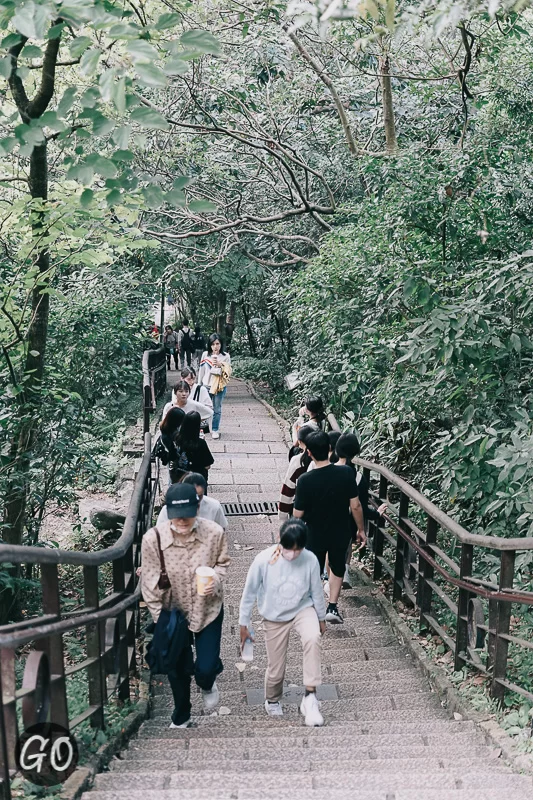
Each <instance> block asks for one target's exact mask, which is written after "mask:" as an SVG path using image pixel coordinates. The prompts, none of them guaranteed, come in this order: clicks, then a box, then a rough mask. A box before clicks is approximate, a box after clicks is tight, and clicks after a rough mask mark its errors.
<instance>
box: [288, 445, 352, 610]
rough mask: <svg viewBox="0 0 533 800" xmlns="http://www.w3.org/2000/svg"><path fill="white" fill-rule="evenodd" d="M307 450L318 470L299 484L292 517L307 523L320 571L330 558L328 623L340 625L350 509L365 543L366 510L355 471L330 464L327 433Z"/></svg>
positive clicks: (348, 541)
mask: <svg viewBox="0 0 533 800" xmlns="http://www.w3.org/2000/svg"><path fill="white" fill-rule="evenodd" d="M305 445H306V450H307V452H308V453H309V455H310V456H311V458H312V459H313V461H314V462H315V469H314V470H312V471H311V472H307V473H306V474H305V475H301V476H300V478H299V479H298V483H297V484H296V498H295V501H294V513H293V516H295V517H299V518H303V519H304V521H305V522H307V526H308V529H309V536H308V542H307V548H308V549H309V550H311V551H312V552H313V553H314V554H315V555H316V557H317V558H318V561H319V564H320V571H321V572H322V571H323V569H324V564H325V561H326V556H327V557H328V562H329V568H330V571H331V574H330V581H329V582H330V602H329V605H328V608H327V611H326V621H327V622H332V623H341V622H343V621H344V620H343V618H342V616H341V615H340V613H339V610H338V608H337V601H338V599H339V595H340V592H341V588H342V579H343V576H344V570H345V560H346V550H347V548H348V545H349V544H350V541H351V538H352V531H351V528H350V517H349V515H348V513H347V511H348V508H349V509H350V511H351V514H352V516H353V518H354V520H355V522H356V525H357V540H358V541H359V542H360V543H361V544H364V543H365V541H366V535H365V526H364V520H363V511H362V509H361V503H360V502H359V498H358V493H357V483H356V481H355V476H354V473H353V470H351V469H350V467H346V466H341V467H339V466H336V465H335V464H331V463H330V461H329V439H328V435H327V433H324V432H323V431H317V432H316V433H313V434H311V435H310V436H309V437H308V438H307V440H306V443H305Z"/></svg>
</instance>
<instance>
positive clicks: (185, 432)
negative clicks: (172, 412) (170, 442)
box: [176, 411, 202, 453]
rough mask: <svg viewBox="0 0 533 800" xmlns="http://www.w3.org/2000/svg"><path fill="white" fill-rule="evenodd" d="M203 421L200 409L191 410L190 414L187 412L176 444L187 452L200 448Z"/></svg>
mask: <svg viewBox="0 0 533 800" xmlns="http://www.w3.org/2000/svg"><path fill="white" fill-rule="evenodd" d="M201 423H202V420H201V417H200V414H199V413H198V411H189V413H188V414H185V418H184V420H183V422H182V423H181V428H180V429H179V433H178V435H177V437H176V444H177V445H179V447H181V449H182V450H185V452H187V453H190V452H193V451H194V450H197V449H198V445H199V444H200V425H201Z"/></svg>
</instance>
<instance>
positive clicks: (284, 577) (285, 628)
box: [239, 519, 326, 727]
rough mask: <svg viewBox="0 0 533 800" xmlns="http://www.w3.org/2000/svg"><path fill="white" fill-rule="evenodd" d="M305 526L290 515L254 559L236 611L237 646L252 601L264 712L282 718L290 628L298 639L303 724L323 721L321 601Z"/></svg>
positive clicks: (247, 623)
mask: <svg viewBox="0 0 533 800" xmlns="http://www.w3.org/2000/svg"><path fill="white" fill-rule="evenodd" d="M306 541H307V525H306V524H305V523H304V522H302V521H301V520H295V519H289V520H287V521H286V522H284V523H283V525H282V526H281V530H280V540H279V544H276V545H273V546H272V547H269V548H267V549H266V550H263V552H261V553H259V555H258V556H257V557H256V558H255V559H254V561H253V563H252V565H251V567H250V570H249V572H248V576H247V578H246V584H245V586H244V592H243V595H242V599H241V605H240V611H239V624H240V634H241V646H242V647H244V644H245V642H246V640H247V639H252V635H251V633H250V619H251V615H252V609H253V606H254V603H255V602H256V601H257V608H258V610H259V613H260V614H261V616H262V617H263V630H264V633H265V645H266V651H267V660H268V666H267V670H266V675H265V696H266V700H265V710H266V712H267V714H268V715H269V716H271V717H281V716H282V715H283V709H282V707H281V698H282V695H283V681H284V678H285V665H286V662H287V649H288V646H289V637H290V632H291V630H292V628H295V630H296V631H297V633H298V634H299V636H300V638H301V640H302V648H303V681H304V685H305V697H304V698H303V700H302V703H301V705H300V711H301V713H302V714H303V716H304V717H305V724H306V725H308V726H310V727H311V726H320V725H323V724H324V718H323V716H322V714H321V713H320V707H319V703H318V700H317V697H316V689H317V686H320V684H321V682H322V678H321V674H322V671H321V636H322V634H324V633H325V631H326V622H325V619H326V604H325V601H324V592H323V590H322V581H321V579H320V567H319V564H318V559H317V557H316V556H315V555H314V553H312V552H311V551H310V550H306V549H305V545H306Z"/></svg>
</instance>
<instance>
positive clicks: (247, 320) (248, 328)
mask: <svg viewBox="0 0 533 800" xmlns="http://www.w3.org/2000/svg"><path fill="white" fill-rule="evenodd" d="M241 308H242V315H243V317H244V324H245V325H246V335H247V336H248V344H249V346H250V353H251V354H252V355H253V356H254V358H255V357H256V356H257V347H256V345H255V339H254V332H253V330H252V328H251V326H250V317H249V316H248V311H247V310H246V303H245V302H244V300H243V301H242V303H241Z"/></svg>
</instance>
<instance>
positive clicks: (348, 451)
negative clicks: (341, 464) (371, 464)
mask: <svg viewBox="0 0 533 800" xmlns="http://www.w3.org/2000/svg"><path fill="white" fill-rule="evenodd" d="M335 452H336V453H337V455H338V456H339V458H345V459H346V461H351V460H352V458H354V456H358V455H359V453H360V452H361V445H360V444H359V439H358V438H357V436H356V435H355V433H343V434H342V436H340V437H339V441H338V442H337V444H336V446H335Z"/></svg>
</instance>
